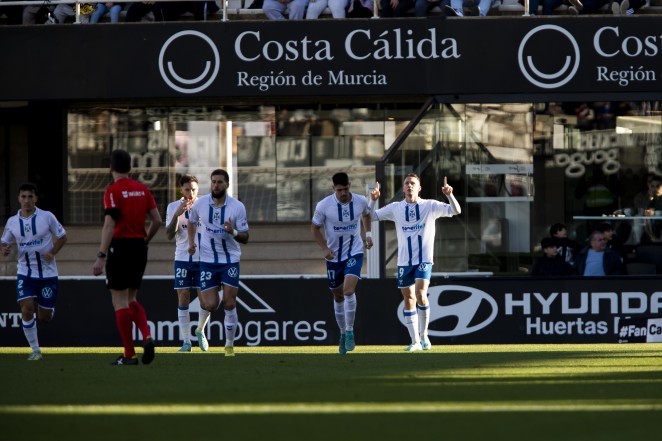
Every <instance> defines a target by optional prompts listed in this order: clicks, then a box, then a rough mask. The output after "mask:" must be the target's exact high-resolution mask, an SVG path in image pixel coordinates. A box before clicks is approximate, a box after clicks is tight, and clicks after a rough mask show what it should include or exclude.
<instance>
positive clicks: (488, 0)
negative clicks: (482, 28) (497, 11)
mask: <svg viewBox="0 0 662 441" xmlns="http://www.w3.org/2000/svg"><path fill="white" fill-rule="evenodd" d="M465 3H466V2H465V0H451V4H450V5H446V6H444V12H445V13H446V15H447V16H449V17H463V16H464V4H465ZM492 3H493V0H479V3H478V15H479V16H481V17H485V16H486V15H487V14H488V13H489V12H490V8H491V7H492ZM474 4H475V3H474Z"/></svg>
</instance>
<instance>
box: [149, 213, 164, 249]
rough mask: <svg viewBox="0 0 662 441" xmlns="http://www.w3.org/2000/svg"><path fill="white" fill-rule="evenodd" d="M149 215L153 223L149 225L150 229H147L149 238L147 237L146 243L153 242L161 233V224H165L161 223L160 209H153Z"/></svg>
mask: <svg viewBox="0 0 662 441" xmlns="http://www.w3.org/2000/svg"><path fill="white" fill-rule="evenodd" d="M148 214H149V218H150V221H151V222H150V223H149V227H148V228H147V237H145V242H146V243H149V241H150V240H152V238H153V237H154V236H155V235H156V233H157V232H158V231H159V228H161V224H163V221H161V215H160V214H159V209H158V208H152V209H151V210H149V213H148Z"/></svg>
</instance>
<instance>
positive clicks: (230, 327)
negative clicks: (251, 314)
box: [223, 308, 239, 347]
mask: <svg viewBox="0 0 662 441" xmlns="http://www.w3.org/2000/svg"><path fill="white" fill-rule="evenodd" d="M238 321H239V317H238V316H237V308H232V309H231V310H229V311H228V310H225V320H224V321H223V326H225V346H226V347H227V346H234V334H235V332H236V331H237V322H238Z"/></svg>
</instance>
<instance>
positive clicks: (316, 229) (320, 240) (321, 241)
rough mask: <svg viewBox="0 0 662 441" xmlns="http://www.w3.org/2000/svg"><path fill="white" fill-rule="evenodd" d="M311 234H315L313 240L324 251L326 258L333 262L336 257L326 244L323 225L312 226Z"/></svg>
mask: <svg viewBox="0 0 662 441" xmlns="http://www.w3.org/2000/svg"><path fill="white" fill-rule="evenodd" d="M310 232H311V233H313V239H315V242H316V243H317V245H318V246H319V247H320V248H321V249H322V252H323V253H324V258H325V259H327V260H333V259H334V258H335V257H336V255H335V253H334V252H333V251H331V249H330V248H329V247H328V246H327V244H326V239H325V238H324V235H323V234H322V231H321V225H315V224H310Z"/></svg>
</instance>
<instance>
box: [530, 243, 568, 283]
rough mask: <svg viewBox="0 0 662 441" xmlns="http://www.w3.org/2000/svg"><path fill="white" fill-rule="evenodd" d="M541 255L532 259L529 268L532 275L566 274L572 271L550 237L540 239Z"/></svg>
mask: <svg viewBox="0 0 662 441" xmlns="http://www.w3.org/2000/svg"><path fill="white" fill-rule="evenodd" d="M540 247H541V248H542V252H543V255H542V256H538V257H536V258H535V260H534V261H533V265H532V266H531V269H530V270H529V274H531V275H532V276H566V275H570V274H572V273H573V268H572V266H571V265H570V264H569V263H568V262H566V261H565V260H563V257H561V255H560V254H559V253H558V251H557V249H556V243H555V242H554V239H552V238H551V237H545V238H544V239H543V240H541V241H540Z"/></svg>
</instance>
